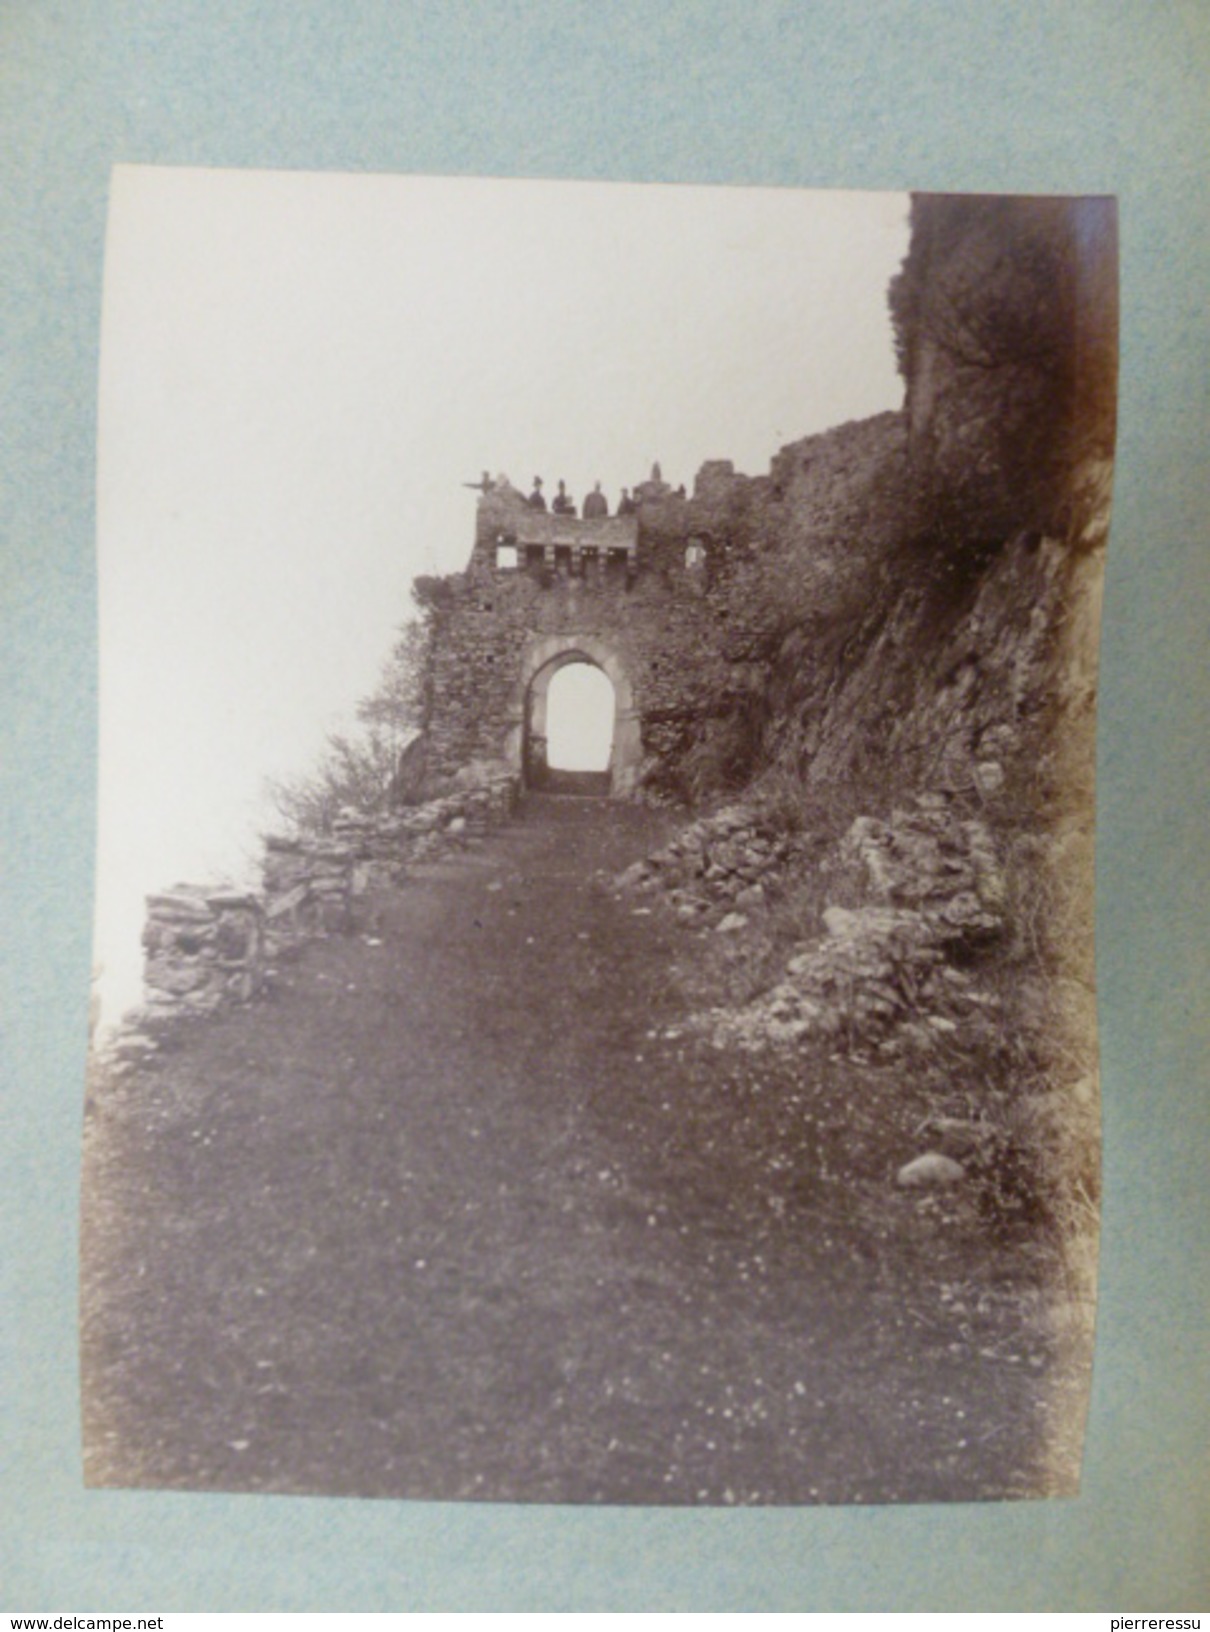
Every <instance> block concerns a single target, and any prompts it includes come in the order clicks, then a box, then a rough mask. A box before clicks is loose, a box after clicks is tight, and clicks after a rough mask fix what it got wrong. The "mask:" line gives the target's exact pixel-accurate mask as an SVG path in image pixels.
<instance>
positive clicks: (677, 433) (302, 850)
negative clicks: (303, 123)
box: [80, 165, 1118, 1507]
mask: <svg viewBox="0 0 1210 1632" xmlns="http://www.w3.org/2000/svg"><path fill="white" fill-rule="evenodd" d="M922 180H924V181H927V178H922ZM1117 254H1118V248H1117V217H1116V208H1115V203H1114V200H1113V199H1111V198H1107V197H1100V196H1097V197H1066V196H1040V195H1039V196H1010V195H983V194H978V195H976V194H947V193H938V192H930V191H926V190H921V191H916V192H912V193H906V192H905V193H878V192H840V191H834V192H809V191H796V190H793V189H775V188H744V187H738V186H737V187H705V186H701V187H689V186H657V185H637V184H636V185H626V184H620V183H610V184H605V183H587V182H570V181H568V182H561V181H530V180H525V181H522V180H515V181H513V180H487V179H482V180H480V179H473V178H440V179H438V178H429V177H418V176H393V175H369V174H359V175H353V174H336V173H325V174H319V173H307V172H284V171H281V172H274V171H257V170H244V171H235V170H218V169H214V170H203V169H188V168H180V169H173V168H168V167H157V166H137V165H131V166H118V167H117V169H116V170H115V171H114V173H113V179H112V186H111V192H110V199H109V214H108V228H107V240H106V255H105V274H104V296H103V306H102V326H101V362H100V385H99V407H98V459H97V560H98V596H99V611H100V750H99V783H100V785H99V838H98V862H97V895H96V914H95V943H94V967H93V1003H92V1011H91V1042H90V1048H89V1061H88V1076H87V1084H86V1091H85V1103H84V1139H83V1167H82V1175H81V1182H82V1215H81V1271H80V1273H81V1285H80V1346H81V1411H82V1429H83V1455H84V1474H85V1480H86V1483H87V1484H88V1485H90V1486H91V1487H94V1488H95V1487H118V1488H141V1489H173V1490H187V1491H229V1492H259V1493H265V1494H274V1493H276V1494H293V1495H298V1494H307V1495H314V1496H354V1497H378V1498H406V1499H409V1500H414V1501H415V1500H419V1501H476V1502H518V1503H575V1504H596V1505H601V1504H645V1505H665V1506H680V1507H722V1506H788V1505H798V1504H830V1505H840V1504H885V1503H921V1502H974V1501H1003V1500H1017V1499H1026V1498H1046V1497H1069V1496H1073V1495H1075V1494H1077V1493H1078V1490H1079V1483H1080V1471H1081V1458H1082V1453H1083V1440H1084V1424H1085V1417H1086V1413H1087V1407H1088V1398H1089V1390H1090V1386H1091V1376H1092V1364H1093V1349H1094V1341H1093V1340H1094V1326H1095V1314H1096V1292H1097V1254H1098V1240H1099V1227H1100V1156H1101V1136H1100V1095H1099V1085H1098V1064H1097V1032H1096V1002H1095V982H1094V972H1093V891H1092V877H1093V873H1092V869H1093V848H1094V765H1095V756H1094V737H1095V725H1096V697H1097V647H1098V635H1099V626H1100V605H1101V586H1102V579H1103V572H1104V565H1105V555H1106V549H1107V544H1108V533H1109V515H1110V501H1111V488H1112V475H1113V457H1114V436H1115V417H1116V399H1117V365H1118V332H1117V323H1118V310H1117V295H1118V265H1117Z"/></svg>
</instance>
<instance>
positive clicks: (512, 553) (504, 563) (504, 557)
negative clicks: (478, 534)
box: [496, 544, 517, 572]
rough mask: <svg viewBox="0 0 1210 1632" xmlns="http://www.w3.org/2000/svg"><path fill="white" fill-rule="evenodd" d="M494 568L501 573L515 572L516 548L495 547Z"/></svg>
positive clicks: (507, 545) (509, 546)
mask: <svg viewBox="0 0 1210 1632" xmlns="http://www.w3.org/2000/svg"><path fill="white" fill-rule="evenodd" d="M496 566H497V568H498V569H499V570H500V571H501V572H515V571H516V568H517V546H516V545H515V544H497V545H496Z"/></svg>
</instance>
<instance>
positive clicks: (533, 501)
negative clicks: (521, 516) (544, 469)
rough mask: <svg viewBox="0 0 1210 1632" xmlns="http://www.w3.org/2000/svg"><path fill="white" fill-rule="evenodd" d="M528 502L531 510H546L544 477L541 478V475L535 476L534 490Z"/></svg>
mask: <svg viewBox="0 0 1210 1632" xmlns="http://www.w3.org/2000/svg"><path fill="white" fill-rule="evenodd" d="M526 502H527V503H528V505H529V507H530V509H531V510H545V509H546V495H545V494H544V493H543V491H542V478H541V476H535V477H534V490H533V492H532V493H531V494H530V496H529V498H528V500H527V501H526Z"/></svg>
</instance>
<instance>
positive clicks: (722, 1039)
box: [619, 794, 1005, 1055]
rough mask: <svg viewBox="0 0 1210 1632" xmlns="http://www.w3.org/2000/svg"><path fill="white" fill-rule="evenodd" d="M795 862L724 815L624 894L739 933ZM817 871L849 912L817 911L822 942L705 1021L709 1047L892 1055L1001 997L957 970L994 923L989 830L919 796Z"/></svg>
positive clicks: (640, 874) (979, 1013) (787, 849)
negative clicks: (657, 895) (642, 895)
mask: <svg viewBox="0 0 1210 1632" xmlns="http://www.w3.org/2000/svg"><path fill="white" fill-rule="evenodd" d="M796 851H797V853H798V855H799V858H800V859H801V858H802V856H803V855H804V854H805V851H803V850H802V849H801V847H799V846H797V845H796V843H795V841H792V840H790V839H789V838H786V837H784V836H780V837H779V836H774V835H772V834H770V833H768V832H767V831H766V832H763V833H762V831H761V828H760V825H759V819H758V818H756V817H754V816H753V814H752V813H751V812H745V811H743V810H740V809H734V810H728V811H723V812H721V813H720V814H719V815H718V816H715V817H713V818H711V819H710V820H708V821H702V822H696V823H694V824H693V826H692V827H690V828H688V829H686V831H685V832H684V833H683V834H681V835H680V836H679V837H678V839H677V840H675V841H674V842H673V843H672V844H671V845H669V846H668V847H667V848H666V849H665V850H663V851H660V852H658V853H657V854H656V855H654V856H651V857H649V858H648V859H647V860H646V861H645V862H642V863H639V864H638V865H637V866H636V867H634V868H631V869H629V871H628V872H627V873H626V874H623V875H622V878H621V879H620V880H619V883H621V884H623V885H624V886H627V887H634V888H648V889H650V888H654V887H662V888H663V889H665V890H666V891H667V892H668V897H669V900H670V902H671V903H672V905H673V906H674V907H675V909H676V912H677V916H678V917H679V918H681V919H682V920H683V921H686V922H707V923H709V922H711V921H712V918H713V919H714V920H717V922H716V928H717V929H719V930H738V929H742V928H743V927H744V925H745V923H746V917H745V915H744V914H743V913H742V912H735V911H729V912H728V911H727V910H726V909H728V908H734V907H738V908H743V907H746V906H749V905H750V904H759V903H761V902H764V901H765V900H768V899H770V898H772V897H773V896H775V894H776V891H777V889H778V888H779V887H780V885H781V884H782V883H783V882H784V881H785V875H786V869H787V868H788V866H789V865H790V864H791V863H792V861H793V859H794V857H795V854H796ZM819 865H820V868H821V873H822V876H823V878H824V879H825V880H826V884H827V888H828V890H829V893H833V894H835V895H838V896H840V897H841V898H842V899H846V900H851V901H855V902H856V904H855V905H851V906H840V905H830V906H827V907H825V908H824V909H823V912H822V921H823V928H824V931H825V933H824V935H823V936H822V937H821V938H820V939H818V940H816V941H812V942H808V943H800V944H799V945H798V946H797V947H796V948H795V949H794V951H793V952H792V954H791V956H790V957H789V959H788V961H787V962H786V964H785V968H784V974H783V976H782V978H781V979H780V980H779V981H777V983H776V984H775V985H773V986H772V987H771V988H770V989H769V990H767V991H765V992H763V993H762V994H761V995H760V996H759V997H757V998H756V999H755V1000H754V1001H752V1002H750V1003H748V1004H745V1005H743V1006H742V1007H740V1008H719V1009H714V1010H711V1011H710V1012H709V1013H708V1014H706V1015H704V1016H703V1017H701V1023H702V1024H703V1026H704V1028H705V1029H706V1030H707V1031H708V1032H709V1033H710V1034H711V1035H712V1036H713V1038H714V1039H715V1041H717V1042H719V1043H720V1044H727V1043H733V1044H738V1045H739V1046H740V1047H743V1048H749V1049H761V1048H767V1047H794V1046H797V1045H799V1044H801V1043H803V1042H804V1041H805V1040H806V1039H808V1038H818V1039H819V1040H821V1041H826V1042H828V1043H829V1045H830V1046H831V1047H833V1048H843V1049H847V1050H850V1051H860V1050H862V1049H867V1048H869V1049H876V1050H877V1051H878V1052H879V1053H880V1054H882V1055H888V1054H890V1055H894V1054H897V1053H899V1052H901V1051H902V1050H903V1049H904V1048H906V1047H911V1046H915V1047H918V1048H924V1049H934V1048H936V1047H937V1045H938V1044H939V1043H940V1042H942V1041H943V1040H944V1039H945V1038H947V1037H952V1036H953V1035H954V1034H955V1033H958V1032H959V1031H960V1030H961V1029H963V1028H964V1027H966V1026H975V1025H978V1026H981V1025H985V1024H987V1023H988V1021H989V1019H990V1016H991V1015H992V1014H993V1013H994V1011H995V1010H996V1009H997V1008H998V1006H999V1004H998V999H997V998H996V996H995V995H994V994H992V993H986V992H981V991H979V990H978V989H977V988H976V985H975V983H974V981H973V979H972V977H971V976H970V975H969V974H968V973H967V972H966V970H965V969H964V968H961V967H956V966H955V965H956V964H957V963H965V962H967V961H969V959H970V957H971V956H972V955H973V954H975V953H977V951H978V949H979V948H980V947H981V946H983V945H985V944H987V943H989V942H990V941H992V940H993V939H994V938H995V937H996V936H997V935H998V933H999V932H1000V930H1001V928H1002V925H1003V919H1002V909H1003V906H1004V900H1005V881H1004V875H1003V872H1002V869H1001V867H1000V864H999V861H998V859H997V855H996V849H995V845H994V842H993V840H992V836H991V833H990V831H989V830H988V828H987V825H986V824H985V823H984V822H982V821H981V820H978V819H970V818H963V817H962V816H960V815H959V813H958V812H957V811H956V810H955V809H954V807H953V806H952V805H951V803H950V801H949V800H948V799H947V798H946V797H945V796H944V795H940V794H923V795H920V796H919V797H918V798H917V800H916V803H915V805H914V806H913V807H912V808H910V809H902V810H895V811H893V812H892V813H891V815H890V816H889V817H888V818H887V819H885V820H877V819H875V818H873V817H870V816H859V817H858V818H857V819H856V820H855V821H854V822H853V823H852V825H851V826H850V828H849V830H848V832H847V833H846V834H845V836H844V838H843V840H842V841H841V843H840V845H839V847H838V849H837V850H836V852H835V853H834V854H833V855H832V856H831V857H827V858H824V859H823V860H822V861H821V862H820V863H819ZM720 910H721V911H723V912H724V913H725V915H724V916H722V917H721V919H720V918H719V917H718V914H719V912H720ZM737 920H738V922H737Z"/></svg>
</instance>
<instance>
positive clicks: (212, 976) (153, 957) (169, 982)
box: [113, 772, 519, 1058]
mask: <svg viewBox="0 0 1210 1632" xmlns="http://www.w3.org/2000/svg"><path fill="white" fill-rule="evenodd" d="M460 780H461V786H459V787H457V788H455V789H454V790H453V791H451V792H450V793H449V794H447V795H446V796H445V797H443V798H441V799H435V800H430V801H429V802H428V803H426V804H423V805H419V806H416V807H414V808H413V809H410V810H406V811H399V812H392V813H388V814H383V815H377V816H366V815H360V814H358V813H357V812H356V811H344V812H342V813H341V815H340V816H339V817H338V818H337V820H336V821H335V823H334V824H333V828H332V831H331V833H326V834H321V835H307V836H297V835H296V836H286V835H274V836H271V837H269V838H267V839H266V840H265V852H264V861H263V866H262V878H263V885H262V888H261V889H260V890H232V889H227V888H214V887H207V886H205V885H197V884H178V885H175V886H174V887H173V888H172V889H171V890H164V891H161V892H160V893H158V894H156V895H151V896H148V898H147V920H146V926H145V928H144V931H143V947H144V951H145V954H146V957H145V961H144V988H145V1006H144V1009H143V1011H142V1015H141V1016H140V1017H138V1018H137V1019H136V1020H135V1022H134V1023H133V1025H129V1026H127V1028H126V1030H125V1032H124V1033H123V1034H122V1035H120V1036H119V1037H118V1039H117V1040H116V1042H115V1043H114V1045H113V1052H114V1054H115V1057H117V1058H122V1057H131V1056H133V1055H136V1054H137V1053H138V1052H139V1051H140V1049H141V1048H142V1047H143V1046H146V1038H145V1037H144V1035H143V1033H144V1032H145V1030H146V1027H147V1023H148V1022H151V1023H152V1026H153V1027H154V1023H155V1022H156V1021H158V1020H171V1019H173V1018H175V1017H177V1016H181V1015H189V1014H212V1013H214V1012H215V1011H216V1010H217V1009H221V1008H225V1007H227V1006H229V1005H231V1004H233V1003H246V1002H248V1001H250V1000H251V999H252V998H254V997H255V996H256V995H257V994H258V993H259V992H261V991H262V990H263V989H264V986H265V982H266V978H267V976H268V974H269V972H270V970H271V968H272V964H273V960H274V959H275V958H276V957H278V956H279V955H280V954H281V953H282V951H283V950H284V948H286V947H287V946H289V945H291V944H295V943H298V942H302V941H305V940H307V939H309V938H310V937H312V936H315V935H324V934H331V933H344V932H347V931H349V930H352V929H355V928H356V926H357V917H358V912H357V909H358V902H359V898H360V897H361V896H363V895H364V894H365V893H366V892H367V891H368V890H370V889H371V888H373V887H375V886H377V885H380V884H384V883H387V884H402V883H404V882H405V881H406V879H407V874H408V869H409V868H410V867H411V866H413V865H415V864H416V863H417V862H421V861H425V860H431V859H433V858H434V857H436V856H440V855H443V854H445V853H447V852H449V851H450V850H453V849H458V848H460V847H462V846H464V845H466V844H468V843H473V842H474V841H475V839H476V838H478V837H479V836H481V835H482V834H484V833H486V832H487V831H488V830H489V829H491V828H493V827H496V826H498V825H500V824H501V823H502V822H505V821H507V820H508V818H509V816H510V815H511V814H512V812H513V810H514V808H515V806H516V802H517V795H518V791H519V789H518V781H517V778H516V777H514V776H511V775H508V774H507V773H505V772H495V773H488V774H482V775H473V774H468V775H464V776H463V777H462V778H461V779H460Z"/></svg>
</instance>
